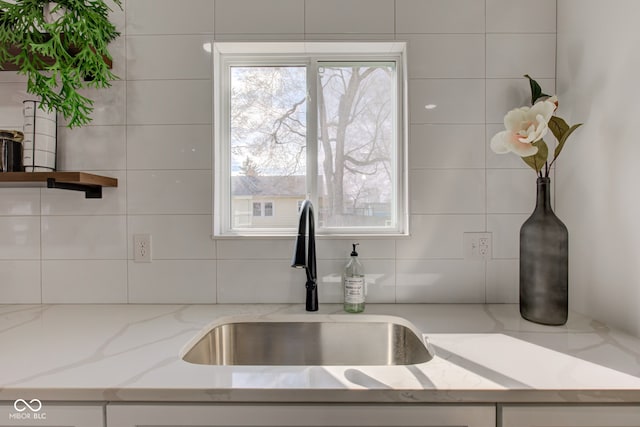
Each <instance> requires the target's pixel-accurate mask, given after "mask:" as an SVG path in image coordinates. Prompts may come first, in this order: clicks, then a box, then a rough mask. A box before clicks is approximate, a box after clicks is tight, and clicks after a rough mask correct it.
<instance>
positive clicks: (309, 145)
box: [214, 42, 408, 235]
mask: <svg viewBox="0 0 640 427" xmlns="http://www.w3.org/2000/svg"><path fill="white" fill-rule="evenodd" d="M403 55H404V43H397V42H392V43H386V42H384V43H383V42H378V43H324V42H322V43H320V42H317V43H314V42H301V43H295V42H294V43H263V44H260V43H217V44H215V45H214V64H215V70H214V78H215V81H214V92H215V94H216V99H215V108H214V109H215V111H216V117H215V126H214V128H215V129H216V138H215V142H216V151H215V153H216V155H215V159H216V165H215V168H214V169H215V171H216V176H215V187H214V188H215V190H214V212H215V214H214V218H215V220H216V223H215V224H214V232H215V233H214V234H216V235H229V234H230V235H234V234H240V235H242V234H247V235H253V234H259V233H268V234H283V233H288V232H293V231H294V230H295V229H296V227H297V217H298V211H299V209H300V203H301V202H300V200H301V199H304V198H309V199H311V201H312V202H313V204H314V208H315V218H316V221H317V224H319V226H318V227H317V228H316V232H317V233H319V234H357V235H367V234H405V233H406V232H407V229H406V228H407V222H408V221H407V220H406V217H407V214H408V213H407V208H406V191H407V189H406V182H407V179H406V167H405V163H406V159H405V157H406V148H405V146H406V136H405V134H406V132H405V129H406V126H404V125H403V123H404V122H405V120H404V115H403V112H404V108H405V99H404V96H403V93H404V85H405V82H404V81H405V77H404V71H403V70H404V68H403V61H404V58H403ZM252 197H254V198H255V197H260V198H264V197H269V198H271V199H273V200H274V201H273V202H253V216H265V217H266V216H273V205H274V202H275V201H277V202H278V206H279V207H278V221H277V222H274V225H273V226H269V228H264V224H258V225H248V226H247V224H246V221H243V220H242V216H243V212H246V200H247V198H252Z"/></svg>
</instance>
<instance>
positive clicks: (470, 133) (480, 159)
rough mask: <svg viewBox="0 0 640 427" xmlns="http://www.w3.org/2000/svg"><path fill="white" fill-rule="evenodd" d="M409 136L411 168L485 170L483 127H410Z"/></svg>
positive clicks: (463, 125)
mask: <svg viewBox="0 0 640 427" xmlns="http://www.w3.org/2000/svg"><path fill="white" fill-rule="evenodd" d="M409 135H410V136H409V138H410V143H409V167H410V168H411V169H473V168H478V169H481V168H484V167H485V125H465V124H462V125H411V126H410V127H409ZM520 161H522V160H520Z"/></svg>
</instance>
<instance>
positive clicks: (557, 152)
mask: <svg viewBox="0 0 640 427" xmlns="http://www.w3.org/2000/svg"><path fill="white" fill-rule="evenodd" d="M580 126H582V123H578V124H577V125H573V126H571V127H570V128H568V129H567V130H566V131H565V132H564V133H563V134H562V136H561V137H560V138H558V146H557V147H556V150H555V151H554V153H553V160H554V161H555V159H557V158H558V156H559V155H560V151H562V148H563V147H564V143H565V142H567V138H569V136H570V135H571V134H572V133H573V131H574V130H576V129H578V128H579V127H580Z"/></svg>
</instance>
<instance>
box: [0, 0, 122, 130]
mask: <svg viewBox="0 0 640 427" xmlns="http://www.w3.org/2000/svg"><path fill="white" fill-rule="evenodd" d="M14 1H15V3H13V2H12V3H9V2H7V1H0V67H2V65H1V64H5V63H12V64H14V65H15V66H17V67H18V73H19V74H24V75H26V76H27V78H28V80H27V92H28V93H31V94H33V95H35V96H37V97H39V98H40V100H41V106H42V107H43V108H45V109H46V110H48V111H52V110H57V111H58V112H60V113H62V115H63V116H64V117H65V119H67V122H68V126H69V127H70V128H73V127H77V126H83V125H86V124H88V123H89V122H91V117H90V115H91V112H92V111H93V101H92V100H91V99H89V98H87V97H86V96H84V95H81V94H80V93H79V91H80V90H81V89H84V88H106V87H110V86H111V81H112V80H115V79H117V78H118V77H117V76H115V75H114V74H113V73H112V72H111V70H110V69H109V64H110V63H111V59H112V58H111V54H110V53H109V50H108V49H107V47H108V45H109V43H110V42H111V41H113V40H115V39H116V38H117V37H118V36H119V35H120V34H119V33H118V32H117V31H116V28H115V26H114V25H113V24H112V23H111V22H110V21H109V17H108V15H109V12H110V11H111V9H110V8H109V6H107V5H106V3H105V2H104V1H103V0H59V1H58V2H57V3H53V2H48V1H43V0H14ZM112 1H113V3H114V4H115V5H117V6H118V7H120V9H122V2H121V0H112Z"/></svg>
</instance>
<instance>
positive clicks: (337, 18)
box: [261, 0, 394, 34]
mask: <svg viewBox="0 0 640 427" xmlns="http://www.w3.org/2000/svg"><path fill="white" fill-rule="evenodd" d="M261 1H264V0H261ZM393 9H394V1H393V0H305V2H304V14H305V20H304V31H305V33H310V34H350V33H364V34H377V33H382V34H393V32H394V28H393V27H394V23H393V20H391V19H389V17H390V16H393V14H394V10H393Z"/></svg>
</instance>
